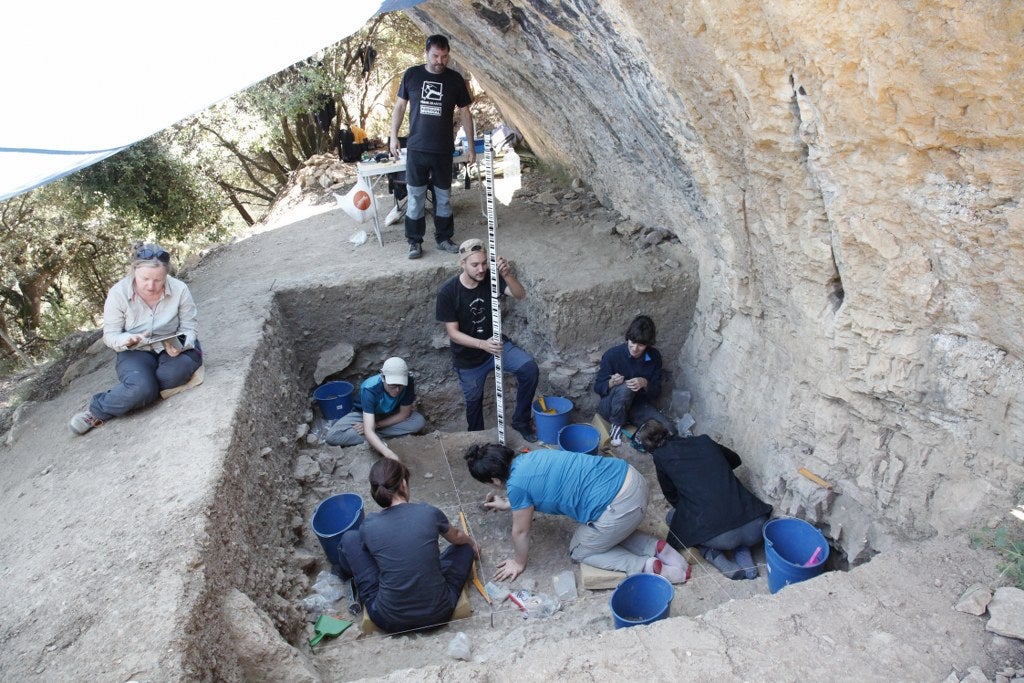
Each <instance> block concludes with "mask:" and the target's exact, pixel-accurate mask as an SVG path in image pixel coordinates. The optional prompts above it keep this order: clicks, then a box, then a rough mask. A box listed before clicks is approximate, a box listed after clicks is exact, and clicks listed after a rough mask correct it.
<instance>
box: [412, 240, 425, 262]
mask: <svg viewBox="0 0 1024 683" xmlns="http://www.w3.org/2000/svg"><path fill="white" fill-rule="evenodd" d="M420 256H423V245H421V244H420V243H419V242H409V258H411V259H416V258H419V257H420Z"/></svg>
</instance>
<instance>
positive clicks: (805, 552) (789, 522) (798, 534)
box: [762, 517, 828, 593]
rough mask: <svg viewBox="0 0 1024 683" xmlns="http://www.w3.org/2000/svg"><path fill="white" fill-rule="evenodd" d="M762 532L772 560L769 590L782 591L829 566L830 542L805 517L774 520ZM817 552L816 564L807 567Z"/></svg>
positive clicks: (770, 561) (769, 567) (767, 551)
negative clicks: (826, 563)
mask: <svg viewBox="0 0 1024 683" xmlns="http://www.w3.org/2000/svg"><path fill="white" fill-rule="evenodd" d="M762 533H763V534H764V554H765V559H767V561H768V590H770V591H771V592H772V593H778V592H779V591H780V590H782V589H783V588H785V587H786V586H788V585H789V584H791V583H799V582H801V581H806V580H807V579H811V578H814V577H815V576H817V575H818V574H820V573H821V572H822V570H823V569H824V568H825V560H827V559H828V541H826V540H825V536H824V535H823V534H822V533H821V532H820V531H818V530H817V529H816V528H815V527H813V526H811V525H810V524H808V523H807V522H805V521H804V520H802V519H796V518H795V517H781V518H779V519H772V520H769V521H768V523H767V524H765V525H764V529H763V530H762ZM818 548H820V549H821V550H820V551H819V550H818ZM815 553H817V558H816V559H815V560H814V564H812V565H810V566H807V563H808V562H810V560H811V558H813V557H814V555H815Z"/></svg>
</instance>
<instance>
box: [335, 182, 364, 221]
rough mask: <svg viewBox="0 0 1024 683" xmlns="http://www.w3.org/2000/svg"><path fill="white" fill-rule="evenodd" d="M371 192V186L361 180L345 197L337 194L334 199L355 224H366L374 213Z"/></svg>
mask: <svg viewBox="0 0 1024 683" xmlns="http://www.w3.org/2000/svg"><path fill="white" fill-rule="evenodd" d="M371 192H372V190H371V189H370V186H369V185H368V184H367V183H366V181H365V180H363V179H362V178H360V179H359V180H357V181H356V184H355V185H353V186H352V189H351V190H349V191H348V192H347V193H346V194H345V195H344V196H341V195H337V194H336V195H335V196H334V199H335V201H337V202H338V204H340V205H341V208H342V209H344V210H345V213H347V214H348V215H349V216H351V217H352V219H353V220H354V221H355V222H357V223H364V222H366V220H367V219H369V218H371V214H372V213H373V198H372V197H371V196H370V193H371ZM339 197H340V198H339Z"/></svg>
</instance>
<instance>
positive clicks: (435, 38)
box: [423, 33, 452, 52]
mask: <svg viewBox="0 0 1024 683" xmlns="http://www.w3.org/2000/svg"><path fill="white" fill-rule="evenodd" d="M432 47H436V48H438V49H440V50H448V51H449V52H451V49H452V48H451V46H450V45H448V36H442V35H441V34H440V33H435V34H434V35H432V36H427V47H426V48H425V49H424V50H423V51H424V52H430V48H432Z"/></svg>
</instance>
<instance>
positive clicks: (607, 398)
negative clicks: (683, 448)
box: [597, 383, 676, 434]
mask: <svg viewBox="0 0 1024 683" xmlns="http://www.w3.org/2000/svg"><path fill="white" fill-rule="evenodd" d="M636 395H637V392H635V391H633V390H631V389H630V388H629V387H627V386H626V385H625V384H624V383H623V384H619V385H617V386H614V387H612V388H611V389H610V390H609V391H608V393H607V394H605V395H604V396H602V397H601V403H600V404H599V405H598V407H597V412H599V413H600V414H601V417H603V418H604V419H606V420H608V422H610V423H612V424H613V425H617V426H619V427H622V426H623V425H625V424H626V423H627V422H628V423H630V424H632V425H634V426H635V427H639V426H640V425H642V424H643V423H644V422H647V421H648V420H657V421H658V422H660V423H661V424H663V425H665V428H666V429H668V431H669V433H670V434H675V433H676V428H675V425H673V424H672V422H671V421H670V420H669V419H668V418H667V417H665V416H664V415H662V414H661V412H659V411H658V409H657V408H655V407H654V406H652V405H651V404H650V402H648V401H646V400H645V401H640V402H636V401H635V399H636Z"/></svg>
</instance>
